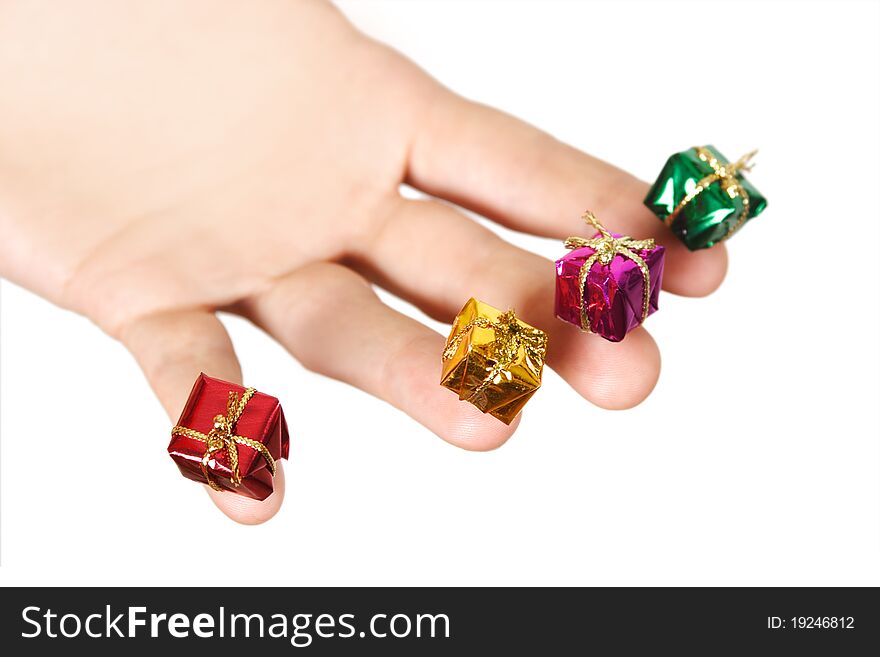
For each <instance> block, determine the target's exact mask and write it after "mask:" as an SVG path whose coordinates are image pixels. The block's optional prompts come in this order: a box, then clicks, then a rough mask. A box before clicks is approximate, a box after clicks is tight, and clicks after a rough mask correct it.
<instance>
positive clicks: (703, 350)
mask: <svg viewBox="0 0 880 657" xmlns="http://www.w3.org/2000/svg"><path fill="white" fill-rule="evenodd" d="M342 7H343V9H344V10H345V11H346V12H347V13H348V14H349V15H350V16H351V18H352V20H354V21H355V22H356V23H357V24H358V25H359V26H361V27H362V28H363V29H364V30H366V31H368V32H369V33H371V34H373V35H375V36H376V37H378V38H380V39H383V40H385V41H387V42H389V43H391V44H392V45H394V46H396V47H397V48H399V49H400V50H402V51H403V52H405V53H407V54H408V55H409V56H410V57H412V58H413V59H414V60H415V61H416V62H418V63H419V64H421V65H422V66H424V67H425V68H426V69H428V70H429V71H430V72H431V73H432V74H433V75H435V76H436V77H438V78H439V79H440V80H442V81H443V82H444V83H446V84H447V85H449V86H451V87H452V88H454V89H456V90H458V91H460V92H461V93H463V94H465V95H468V96H471V97H474V98H477V99H479V100H481V101H484V102H488V103H491V104H494V105H497V106H500V107H502V108H504V109H506V110H508V111H510V112H512V113H514V114H518V115H520V116H522V117H524V118H526V119H528V120H530V121H532V122H534V123H537V124H538V125H540V126H541V127H543V128H545V129H547V130H549V131H550V132H552V133H554V134H556V135H557V136H559V137H561V138H563V139H565V140H567V141H569V142H571V143H573V144H574V145H576V146H578V147H579V148H582V149H584V150H586V151H588V152H590V153H593V154H595V155H597V156H599V157H602V158H604V159H607V160H610V161H612V162H614V163H615V164H618V165H620V166H622V167H624V168H627V169H629V170H631V171H632V172H634V173H636V174H637V175H639V176H641V177H643V178H645V179H650V178H653V176H654V175H656V173H658V171H659V168H660V166H661V165H662V164H663V162H664V161H665V159H666V157H667V156H668V155H669V154H670V153H672V152H674V151H678V150H682V149H684V148H686V147H688V146H691V145H694V144H701V143H706V142H711V143H714V144H715V145H717V146H718V147H719V148H720V149H721V150H722V151H723V152H724V153H726V154H728V155H729V156H730V157H737V156H738V155H740V154H741V153H744V152H745V151H747V150H750V149H751V148H753V147H756V146H757V147H760V149H761V152H760V154H759V155H758V159H757V167H756V168H755V170H754V172H753V173H752V174H751V179H752V181H753V182H754V183H755V184H756V186H757V187H758V188H759V189H761V190H762V191H763V192H764V193H765V194H766V195H767V196H768V197H769V199H770V205H769V209H768V211H767V212H766V213H765V214H764V215H762V216H761V217H760V218H759V219H758V220H756V221H755V222H754V223H752V224H750V225H749V226H748V227H747V228H746V229H745V230H744V231H743V232H742V233H741V234H740V235H738V236H737V238H736V239H735V240H733V241H732V242H731V243H730V245H729V246H730V251H731V264H730V272H729V277H728V281H727V282H726V284H725V285H724V286H723V288H722V289H721V290H720V291H719V292H718V293H717V294H715V295H713V296H712V297H710V298H708V299H703V300H696V299H681V298H677V297H674V296H671V295H669V294H666V295H665V296H663V297H662V312H660V313H657V314H656V315H655V316H653V317H651V319H650V321H649V329H650V331H651V332H652V333H653V334H654V336H655V337H656V339H657V341H658V343H659V344H660V346H661V349H662V350H663V356H664V361H663V373H662V375H661V378H660V382H659V385H658V386H657V389H656V391H655V392H654V394H653V395H652V396H651V398H650V399H649V400H648V401H646V402H645V403H644V404H642V405H641V406H639V407H638V408H636V409H634V410H631V411H626V412H608V411H602V410H599V409H597V408H595V407H592V406H591V405H590V404H588V403H587V402H584V401H583V400H582V399H581V398H580V397H579V396H578V395H577V394H576V393H574V392H573V391H572V390H570V389H569V388H568V387H567V386H566V385H565V384H564V383H563V382H562V381H561V380H560V379H559V378H558V377H557V376H556V375H555V374H553V373H550V372H548V373H547V374H546V383H545V387H544V389H542V390H541V392H540V394H539V395H537V397H536V398H535V399H534V400H533V401H532V402H531V404H530V405H529V407H528V409H527V411H526V413H525V417H524V419H523V422H522V426H521V428H520V430H519V432H518V433H517V435H516V436H514V438H513V439H512V440H511V441H510V442H509V443H508V444H507V445H505V446H504V447H503V448H501V449H500V450H497V451H495V452H491V453H486V454H474V453H468V452H464V451H461V450H458V449H455V448H453V447H450V446H449V445H447V444H445V443H443V442H442V441H440V440H439V439H437V438H435V437H434V436H433V435H432V434H430V433H429V432H428V431H427V430H425V429H423V428H421V427H420V426H419V425H417V424H416V423H415V422H413V421H411V420H410V419H409V418H407V417H406V416H404V415H403V414H401V413H399V412H397V411H395V410H393V409H391V408H390V407H388V406H386V405H384V404H382V403H380V402H377V401H375V400H373V399H372V398H370V397H368V396H367V395H365V394H363V393H361V392H358V391H356V390H354V389H352V388H349V387H346V386H343V385H341V384H337V383H334V382H332V381H330V380H327V379H323V378H320V377H318V376H315V375H312V374H310V373H308V372H306V371H304V370H303V369H302V368H300V367H299V365H298V364H297V363H295V362H294V361H292V360H291V358H290V357H289V356H288V355H287V354H286V353H285V352H284V351H283V350H282V349H281V348H280V347H279V346H278V345H276V344H274V343H273V342H271V341H270V340H269V339H268V338H266V337H265V336H264V335H262V334H261V333H259V332H258V331H257V330H256V329H254V328H252V327H251V326H249V325H247V324H246V323H244V322H243V321H240V320H236V319H229V321H228V326H229V328H230V331H231V332H232V335H233V338H234V340H235V343H236V346H237V349H238V353H239V356H240V358H241V360H242V363H243V365H244V368H245V379H246V380H247V381H259V386H260V388H261V389H264V390H267V391H272V392H273V393H274V394H278V395H279V396H280V397H281V400H282V402H283V404H284V407H285V410H286V413H287V416H288V419H289V421H290V424H291V432H292V449H291V460H290V462H289V463H288V464H287V469H286V473H287V482H288V483H287V499H286V502H285V505H284V507H283V509H282V511H281V512H280V513H279V515H278V516H277V517H276V518H275V519H274V520H273V521H271V522H269V523H268V524H266V525H264V526H260V527H242V526H238V525H235V524H233V523H232V522H229V521H228V520H226V519H225V518H224V517H223V516H222V515H221V514H220V513H219V512H217V511H216V510H215V509H214V508H213V506H212V505H211V504H210V502H209V500H208V498H207V496H206V495H205V494H204V492H203V491H202V490H201V489H200V487H198V486H195V485H193V484H192V483H190V482H188V481H186V480H184V479H183V478H181V477H180V475H179V474H178V472H177V469H176V468H175V467H174V465H173V464H172V462H171V460H170V459H169V458H168V456H167V455H166V453H165V446H166V444H167V441H168V430H169V423H168V420H167V417H166V416H165V414H164V413H163V411H162V409H161V408H160V406H159V404H158V402H157V401H156V400H155V399H154V397H153V395H152V393H151V391H150V389H149V388H148V386H147V384H146V382H145V381H144V379H143V378H142V376H141V374H140V372H139V370H138V369H137V367H136V366H135V364H134V362H133V360H132V359H131V358H130V357H129V356H128V355H127V353H126V352H125V351H124V350H123V349H122V347H120V346H119V345H118V344H116V343H114V342H112V341H110V340H109V339H107V338H106V337H105V336H104V335H103V334H102V333H100V332H99V331H98V330H97V329H96V328H94V327H93V326H92V325H91V324H89V323H88V322H87V321H86V320H84V319H82V318H80V317H77V316H74V315H72V314H69V313H66V312H63V311H60V310H58V309H56V308H54V307H52V306H50V305H49V304H48V303H46V302H44V301H42V300H41V299H39V298H37V297H35V296H33V295H31V294H29V293H27V292H25V291H23V290H21V289H18V288H16V287H14V286H13V285H11V284H9V283H6V282H4V283H3V284H2V324H0V331H2V352H0V357H2V426H0V429H2V458H0V465H2V546H0V547H2V555H0V558H2V569H0V581H2V582H3V583H5V584H111V585H118V584H131V585H134V584H146V585H150V584H206V583H210V582H223V583H226V584H241V583H253V584H272V583H278V584H287V585H332V584H387V585H392V584H403V585H407V584H413V585H416V584H418V585H427V584H585V585H637V584H643V585H653V584H674V585H686V584H698V585H699V584H728V585H740V584H743V585H745V584H755V585H759V584H766V585H782V584H789V585H807V584H819V585H832V584H836V585H859V584H873V585H878V584H880V567H878V563H880V561H878V556H880V432H878V399H880V390H878V387H880V386H878V378H880V376H878V373H880V367H878V365H880V363H878V351H880V350H878V336H880V331H878V328H880V327H878V315H880V313H878V301H880V294H878V283H880V276H878V265H877V245H878V243H880V240H878V219H880V217H878V209H877V208H878V198H880V195H878V191H880V190H878V180H880V169H878V153H880V131H878V127H880V126H878V123H880V119H878V117H880V93H878V91H880V10H878V4H877V3H869V2H865V3H860V4H855V3H854V4H845V3H842V2H828V3H824V4H810V3H793V2H792V3H776V4H771V3H760V4H758V3H754V4H722V3H711V4H710V3H699V4H697V3H681V4H678V3H665V2H647V3H644V4H642V3H636V2H623V3H614V4H611V3H608V4H606V3H599V2H584V3H575V2H570V3H559V4H555V3H553V4H551V3H546V2H542V3H537V2H534V3H502V2H468V3H464V2H456V3H453V2H447V3H440V2H409V3H404V2H345V3H342ZM691 83H693V84H694V85H695V88H696V91H691V92H689V91H686V89H687V88H688V85H689V84H691ZM505 235H508V236H509V237H510V238H511V239H512V240H514V241H516V242H517V243H519V244H522V245H526V246H529V247H531V248H533V249H534V250H536V251H539V252H540V253H542V254H544V255H546V256H547V257H550V258H555V257H558V256H559V254H560V253H561V252H562V251H563V249H562V247H561V245H560V244H558V243H553V242H550V241H544V240H538V239H533V238H526V237H523V236H517V235H513V234H510V233H505ZM0 238H2V236H0ZM394 303H395V306H396V307H400V308H403V307H405V306H404V305H403V304H400V303H399V302H394ZM408 312H414V311H412V310H408ZM434 326H436V327H437V328H438V329H440V330H445V327H441V326H440V325H436V324H434ZM438 358H439V354H438ZM438 367H439V364H438ZM340 408H342V409H346V411H345V412H343V413H340V412H338V410H337V409H340ZM98 409H100V410H98ZM230 556H232V557H233V558H237V559H238V561H239V562H240V563H242V564H245V563H247V562H250V563H252V564H254V567H253V568H252V570H251V572H250V574H251V578H250V579H249V580H248V581H247V582H245V581H235V582H225V581H224V580H223V577H222V573H223V572H224V566H223V564H225V563H227V562H228V559H229V557H230ZM258 560H260V561H264V562H265V563H267V564H269V568H263V567H260V566H257V565H256V564H257V563H258ZM206 563H215V564H217V566H218V570H217V574H215V575H214V576H212V577H208V576H206V574H205V573H206V567H205V566H206ZM218 578H219V579H218Z"/></svg>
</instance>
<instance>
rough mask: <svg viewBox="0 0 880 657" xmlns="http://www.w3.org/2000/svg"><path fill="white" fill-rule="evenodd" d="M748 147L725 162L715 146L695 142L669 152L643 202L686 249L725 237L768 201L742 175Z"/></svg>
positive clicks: (758, 211)
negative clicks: (678, 150)
mask: <svg viewBox="0 0 880 657" xmlns="http://www.w3.org/2000/svg"><path fill="white" fill-rule="evenodd" d="M754 154H755V152H754V151H753V152H751V153H749V154H747V155H745V156H744V157H742V158H740V159H739V160H737V161H736V162H734V163H730V162H729V161H728V160H727V158H726V157H724V156H723V155H722V154H721V153H719V152H718V150H717V149H716V148H715V147H714V146H698V147H694V148H691V149H689V150H686V151H683V152H681V153H676V154H675V155H673V156H672V157H670V158H669V160H667V162H666V166H664V167H663V171H661V172H660V176H659V177H658V178H657V182H655V183H654V185H653V186H652V187H651V189H650V191H649V192H648V195H647V196H646V197H645V205H646V206H648V208H649V209H650V210H651V212H653V213H654V214H656V215H657V216H658V217H659V218H660V219H661V220H663V222H664V223H665V224H666V225H667V226H669V227H670V229H672V232H673V233H675V235H676V236H678V238H679V239H680V240H681V241H682V242H684V244H685V246H687V248H689V249H690V250H691V251H696V250H697V249H705V248H708V247H710V246H712V245H713V244H717V243H718V242H721V241H723V240H726V239H727V238H729V237H730V236H731V235H733V234H734V233H735V232H736V231H738V230H739V229H740V228H742V227H743V225H745V223H746V222H747V221H749V220H750V219H753V218H755V217H757V216H758V215H759V214H761V213H762V212H763V211H764V209H765V208H766V207H767V199H766V198H764V196H763V195H762V194H761V193H760V192H759V191H758V190H757V189H755V187H754V186H753V185H752V184H751V183H750V182H749V181H748V180H746V179H745V177H743V175H742V172H743V171H749V170H750V169H751V166H750V165H749V162H750V160H751V159H752V157H753V156H754Z"/></svg>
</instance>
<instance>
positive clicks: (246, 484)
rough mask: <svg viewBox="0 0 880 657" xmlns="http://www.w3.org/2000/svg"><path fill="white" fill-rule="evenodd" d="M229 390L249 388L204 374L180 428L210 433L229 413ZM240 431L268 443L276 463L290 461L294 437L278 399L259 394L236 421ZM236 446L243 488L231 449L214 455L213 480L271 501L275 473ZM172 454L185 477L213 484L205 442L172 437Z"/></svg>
mask: <svg viewBox="0 0 880 657" xmlns="http://www.w3.org/2000/svg"><path fill="white" fill-rule="evenodd" d="M230 391H235V392H237V393H238V394H239V395H241V394H243V393H244V391H245V389H244V388H243V387H242V386H240V385H236V384H234V383H229V382H228V381H221V380H220V379H214V378H211V377H209V376H206V375H205V374H201V375H199V378H198V379H197V380H196V383H195V385H194V386H193V389H192V392H190V395H189V399H188V400H187V402H186V406H185V407H184V409H183V413H181V415H180V420H179V421H178V423H177V424H178V425H179V426H183V427H188V428H190V429H194V430H195V431H200V432H202V433H205V434H207V433H209V432H210V431H211V429H212V428H213V426H214V417H215V416H217V415H222V414H224V413H225V412H226V403H227V397H228V395H229V392H230ZM235 433H236V434H237V435H240V436H245V437H247V438H250V439H252V440H256V441H258V442H261V443H263V444H264V445H265V446H266V448H267V449H268V450H269V453H270V454H271V455H272V457H273V458H275V459H276V460H277V459H279V458H284V459H286V458H287V457H288V453H289V450H290V438H289V435H288V431H287V422H286V421H285V420H284V412H283V411H282V410H281V404H280V403H279V401H278V400H277V399H276V398H275V397H272V396H270V395H266V394H263V393H261V392H256V393H255V394H254V396H253V397H252V398H251V399H250V401H249V402H248V403H247V405H246V406H245V408H244V411H243V412H242V414H241V417H240V418H239V419H238V421H237V422H236V425H235ZM237 448H238V461H239V464H238V467H239V472H240V473H241V484H240V485H239V486H238V487H236V486H233V484H232V481H231V477H232V470H231V468H230V463H229V457H228V454H227V450H226V449H223V450H221V451H218V452H216V453H214V454H213V455H212V457H211V459H210V460H209V461H208V468H209V471H210V472H211V474H212V476H213V478H214V481H215V482H216V483H218V484H219V485H220V487H221V488H223V489H224V490H227V491H231V492H233V493H237V494H239V495H244V496H245V497H250V498H253V499H255V500H264V499H266V498H267V497H269V495H270V494H271V493H272V491H273V490H274V483H273V476H272V472H271V471H270V469H269V468H268V467H267V463H266V460H265V459H264V458H263V457H262V456H261V455H260V454H259V453H258V452H257V451H256V450H254V449H252V448H250V447H248V446H246V445H237ZM168 454H169V455H170V456H171V458H172V459H174V462H175V463H176V464H177V467H178V468H179V469H180V472H181V474H183V476H184V477H186V478H187V479H192V480H193V481H198V482H201V483H204V484H207V483H208V482H207V480H206V478H205V476H204V473H203V472H202V468H201V462H202V457H203V456H204V454H205V443H204V442H202V441H199V440H196V439H194V438H190V437H188V436H182V435H172V437H171V443H170V444H169V445H168Z"/></svg>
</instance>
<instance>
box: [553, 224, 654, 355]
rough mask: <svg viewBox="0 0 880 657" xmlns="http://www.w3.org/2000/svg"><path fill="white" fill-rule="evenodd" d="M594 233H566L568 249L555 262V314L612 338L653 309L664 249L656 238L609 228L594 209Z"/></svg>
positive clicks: (632, 326)
mask: <svg viewBox="0 0 880 657" xmlns="http://www.w3.org/2000/svg"><path fill="white" fill-rule="evenodd" d="M584 220H585V221H586V222H587V223H588V224H589V225H591V226H593V227H594V228H596V229H598V231H599V232H598V233H596V235H595V237H593V238H592V239H584V238H582V237H569V238H568V239H567V240H566V242H565V246H566V247H567V248H569V249H572V251H571V252H570V253H568V254H567V255H565V256H563V257H562V258H560V259H559V260H557V261H556V316H557V317H558V318H559V319H561V320H563V321H566V322H569V323H570V324H574V325H575V326H578V327H580V328H581V329H583V330H584V331H589V332H591V333H597V334H598V335H601V336H602V337H603V338H605V339H606V340H610V341H611V342H620V341H621V340H623V338H624V337H625V336H626V334H627V333H628V332H629V331H631V330H632V329H634V328H635V327H636V326H638V325H639V324H641V323H642V322H643V321H644V320H645V318H646V317H647V316H648V315H650V314H651V313H653V312H655V311H656V310H657V297H658V296H659V294H660V284H661V282H662V280H663V262H664V251H665V249H664V248H663V247H662V246H659V245H657V244H655V243H654V240H652V239H647V240H634V239H631V238H629V237H626V236H622V235H618V234H616V233H609V232H608V231H607V230H606V229H605V228H604V227H603V226H602V225H601V224H600V223H599V221H598V220H597V219H596V217H595V216H594V215H593V213H592V212H587V213H586V214H585V215H584Z"/></svg>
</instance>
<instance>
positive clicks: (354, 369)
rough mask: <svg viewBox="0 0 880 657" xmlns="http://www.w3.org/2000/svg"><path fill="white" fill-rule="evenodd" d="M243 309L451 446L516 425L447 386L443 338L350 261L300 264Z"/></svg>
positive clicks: (493, 438)
mask: <svg viewBox="0 0 880 657" xmlns="http://www.w3.org/2000/svg"><path fill="white" fill-rule="evenodd" d="M241 311H242V313H243V314H245V315H246V316H247V317H249V318H250V319H251V320H252V321H253V322H254V323H255V324H257V325H258V326H260V327H262V328H263V329H264V330H266V331H267V332H268V333H269V334H271V335H272V336H274V337H275V338H276V339H277V340H278V341H279V342H281V344H283V345H284V346H285V347H286V348H287V349H288V350H289V351H290V353H291V354H293V356H294V357H295V358H296V359H297V360H299V361H300V362H301V363H302V364H303V365H304V366H305V367H307V368H309V369H310V370H313V371H315V372H319V373H321V374H324V375H326V376H329V377H332V378H334V379H339V380H340V381H345V382H346V383H350V384H351V385H353V386H356V387H358V388H360V389H362V390H364V391H366V392H368V393H370V394H372V395H375V396H376V397H379V398H380V399H384V400H385V401H387V402H388V403H390V404H391V405H393V406H395V407H396V408H399V409H400V410H402V411H404V412H405V413H407V414H408V415H410V416H411V417H412V418H414V419H415V420H417V421H418V422H420V423H421V424H423V425H424V426H426V427H427V428H428V429H430V430H431V431H433V432H434V433H436V434H437V435H438V436H440V437H441V438H443V439H444V440H446V441H448V442H450V443H452V444H453V445H457V446H459V447H463V448H465V449H472V450H487V449H494V448H495V447H498V446H499V445H501V444H502V443H504V441H506V440H507V439H508V438H509V437H510V435H511V434H512V433H513V432H514V430H515V429H516V426H517V421H514V423H512V424H511V425H510V426H507V425H505V424H503V423H501V422H499V421H498V420H497V419H495V418H494V417H492V416H490V415H485V414H483V413H481V412H480V411H479V410H477V409H476V408H475V407H474V406H472V405H471V404H468V403H465V402H460V401H459V400H458V398H457V397H456V396H455V395H454V394H452V393H451V392H450V391H449V390H447V389H445V388H443V387H442V386H441V385H440V356H441V354H442V352H443V346H444V344H445V341H444V339H443V337H442V336H441V335H439V334H438V333H436V332H434V331H432V330H431V329H429V328H428V327H426V326H424V325H423V324H420V323H419V322H417V321H415V320H413V319H411V318H409V317H407V316H406V315H402V314H400V313H398V312H396V311H394V310H392V309H391V308H389V307H388V306H386V305H385V304H384V303H382V302H381V301H380V300H379V298H378V297H377V296H376V294H375V293H374V292H373V290H372V288H371V287H370V286H369V284H368V283H367V282H366V281H364V280H363V278H361V277H360V276H358V275H357V274H355V273H354V272H352V271H351V270H349V269H347V268H346V267H343V266H341V265H336V264H330V263H321V264H314V265H310V266H308V267H304V268H302V269H299V270H297V271H296V272H294V273H293V274H290V275H288V276H286V277H285V278H283V279H281V280H279V281H278V282H277V283H276V284H275V285H274V286H273V287H272V288H271V289H270V290H268V291H266V292H265V293H263V294H260V295H259V296H257V297H254V298H253V299H250V300H248V302H247V303H246V304H244V305H243V307H242V309H241Z"/></svg>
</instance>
